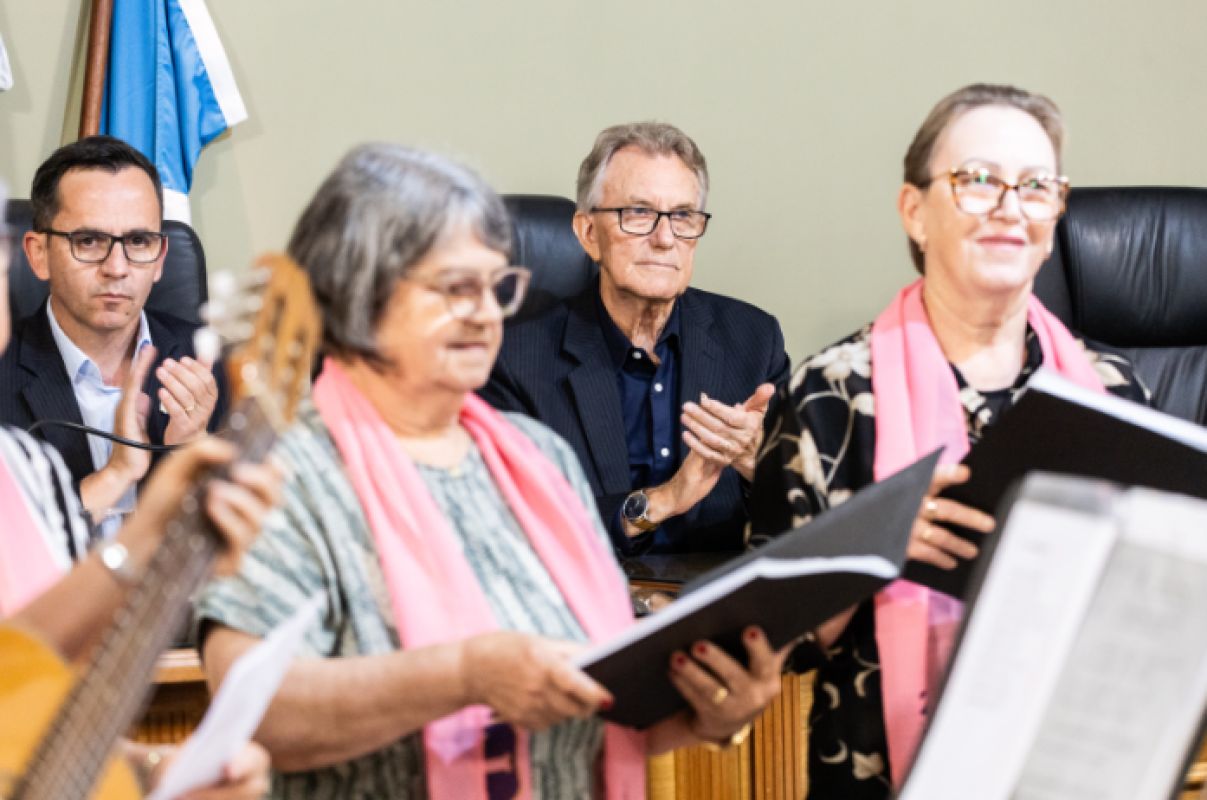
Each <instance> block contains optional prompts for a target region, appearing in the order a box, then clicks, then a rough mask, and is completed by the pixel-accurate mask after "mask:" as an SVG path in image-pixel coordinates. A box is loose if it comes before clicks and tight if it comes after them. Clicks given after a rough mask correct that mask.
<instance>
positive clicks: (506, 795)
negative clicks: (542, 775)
mask: <svg viewBox="0 0 1207 800" xmlns="http://www.w3.org/2000/svg"><path fill="white" fill-rule="evenodd" d="M485 733H486V739H485V741H484V742H483V743H482V751H483V752H482V755H483V757H484V758H485V759H486V797H487V800H511V799H512V798H513V797H515V796H516V795H517V794H519V791H520V776H519V772H518V771H517V769H516V752H515V751H516V738H515V736H516V734H515V728H513V727H511V726H510V725H508V724H507V723H506V722H496V723H495V724H494V725H491V726H489V727H487V728H486V731H485Z"/></svg>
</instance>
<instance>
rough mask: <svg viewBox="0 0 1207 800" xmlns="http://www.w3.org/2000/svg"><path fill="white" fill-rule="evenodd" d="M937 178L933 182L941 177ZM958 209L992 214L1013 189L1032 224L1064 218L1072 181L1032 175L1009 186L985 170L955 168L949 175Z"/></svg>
mask: <svg viewBox="0 0 1207 800" xmlns="http://www.w3.org/2000/svg"><path fill="white" fill-rule="evenodd" d="M942 177H943V175H936V176H935V177H933V178H931V181H932V182H933V181H936V180H938V179H940V178H942ZM947 179H948V181H949V182H950V183H951V192H952V195H953V196H954V197H955V201H956V207H957V208H959V209H960V210H961V211H963V212H964V213H966V214H974V215H976V216H984V215H986V214H992V213H993V212H994V211H996V210H997V209H998V208H999V207H1000V206H1001V204H1002V201H1003V200H1004V199H1005V198H1006V192H1009V191H1010V190H1011V189H1013V190H1014V191H1015V192H1016V193H1017V195H1018V208H1019V211H1021V212H1022V215H1023V216H1024V217H1026V218H1027V219H1029V220H1031V221H1032V222H1048V221H1051V220H1054V219H1056V218H1057V217H1059V216H1060V215H1061V213H1062V212H1063V211H1064V208H1065V198H1066V197H1067V196H1068V193H1069V179H1068V178H1066V177H1064V176H1063V175H1032V176H1029V177H1026V178H1023V179H1022V180H1020V181H1019V182H1018V183H1007V182H1006V181H1005V180H1004V179H1002V178H1000V177H998V176H997V175H994V174H993V173H992V172H990V171H989V170H987V169H985V168H984V167H974V168H969V167H956V168H954V169H952V170H951V171H949V172H948V173H947Z"/></svg>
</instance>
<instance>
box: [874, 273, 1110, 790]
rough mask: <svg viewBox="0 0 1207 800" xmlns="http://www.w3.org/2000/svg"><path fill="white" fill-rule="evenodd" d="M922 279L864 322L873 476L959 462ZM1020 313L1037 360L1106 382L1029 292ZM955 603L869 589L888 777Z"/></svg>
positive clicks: (950, 391) (950, 628)
mask: <svg viewBox="0 0 1207 800" xmlns="http://www.w3.org/2000/svg"><path fill="white" fill-rule="evenodd" d="M922 285H923V281H922V280H921V279H920V280H918V281H915V282H914V283H913V284H911V285H909V286H907V287H905V288H904V289H902V290H901V292H900V293H898V295H897V296H896V298H894V300H893V301H892V302H891V303H889V305H888V308H886V309H885V310H884V311H883V312H882V313H881V314H880V316H879V317H877V318H876V321H875V323H874V324H873V325H872V343H871V358H872V395H873V397H874V400H875V409H876V457H875V465H874V474H875V479H876V480H878V481H879V480H882V479H884V478H885V477H887V476H889V475H892V474H893V473H894V472H897V471H898V470H900V469H902V468H903V467H905V466H907V465H909V464H910V463H912V462H913V461H915V460H916V459H918V458H920V457H921V456H923V455H925V454H926V453H928V452H930V451H931V450H933V449H934V448H936V447H938V446H940V445H942V446H943V447H944V451H943V456H942V462H943V463H945V464H955V463H958V462H959V461H960V460H961V459H962V458H963V457H964V455H965V454H966V453H967V452H968V430H967V426H966V424H965V417H964V409H963V406H962V405H961V403H960V397H959V388H958V385H957V383H956V378H955V375H954V374H953V373H952V370H951V365H950V364H949V363H948V361H947V357H946V356H945V355H944V354H943V350H942V349H941V348H940V346H939V342H938V340H937V339H936V338H935V335H934V332H933V331H932V330H931V327H930V321H929V319H928V317H927V315H926V308H925V307H924V306H923V302H922ZM1027 322H1028V324H1029V325H1030V326H1031V328H1032V330H1034V331H1035V333H1036V335H1037V336H1038V338H1039V343H1040V347H1041V348H1042V349H1043V354H1044V365H1045V366H1047V367H1049V368H1052V369H1055V370H1056V371H1057V372H1059V373H1060V374H1062V375H1064V376H1065V377H1066V378H1069V379H1070V380H1072V381H1074V382H1076V383H1078V384H1080V385H1081V386H1084V387H1087V388H1091V389H1095V390H1097V391H1099V392H1102V391H1105V389H1104V387H1103V385H1102V381H1101V380H1100V379H1099V378H1098V376H1097V374H1096V373H1095V371H1094V368H1093V366H1092V365H1091V364H1090V362H1089V359H1087V358H1086V356H1085V352H1084V351H1083V349H1082V347H1081V346H1080V344H1078V342H1077V340H1076V339H1074V338H1073V336H1072V334H1070V333H1069V331H1068V330H1067V329H1066V328H1065V327H1064V325H1063V324H1061V322H1060V320H1058V319H1057V318H1056V317H1055V316H1053V315H1052V314H1051V313H1050V312H1049V311H1048V310H1047V309H1045V308H1044V307H1043V305H1042V304H1041V303H1040V302H1039V300H1037V299H1036V298H1035V297H1034V296H1032V297H1031V298H1030V300H1029V301H1028V305H1027ZM962 612H963V604H962V603H960V602H959V601H958V600H955V599H953V598H951V597H949V596H948V595H945V594H942V593H940V592H932V591H931V590H929V589H927V588H925V587H923V586H919V585H918V584H915V583H911V582H909V581H905V580H899V581H895V582H893V583H892V584H890V585H889V586H888V587H886V588H885V589H884V590H883V591H881V592H880V593H878V594H877V595H876V643H877V646H878V647H879V649H880V664H881V675H882V678H881V680H882V687H883V697H884V721H885V727H886V729H887V732H888V745H889V750H888V752H889V762H890V765H891V767H892V775H893V782H894V784H896V785H900V783H901V781H902V779H903V778H904V777H905V772H906V770H907V769H908V767H909V764H910V762H911V761H912V760H913V756H914V752H915V750H916V749H917V746H918V742H919V740H920V739H921V736H922V730H923V727H924V725H925V720H926V714H927V711H928V703H929V702H930V698H931V696H932V695H933V693H934V691H935V690H936V689H937V682H938V680H939V678H940V677H941V675H942V673H943V670H944V669H945V667H946V666H947V661H948V658H949V657H950V655H951V648H952V645H953V644H954V639H955V634H956V629H957V626H958V625H959V621H960V616H961V614H962Z"/></svg>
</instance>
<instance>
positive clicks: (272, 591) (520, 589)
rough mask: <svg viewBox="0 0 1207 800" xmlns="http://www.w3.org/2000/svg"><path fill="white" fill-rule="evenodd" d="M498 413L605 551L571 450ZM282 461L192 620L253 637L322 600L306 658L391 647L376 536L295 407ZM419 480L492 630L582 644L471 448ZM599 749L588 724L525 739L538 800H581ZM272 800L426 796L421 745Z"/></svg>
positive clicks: (325, 445)
mask: <svg viewBox="0 0 1207 800" xmlns="http://www.w3.org/2000/svg"><path fill="white" fill-rule="evenodd" d="M506 416H507V417H508V419H509V420H510V421H511V422H512V423H513V424H514V425H515V426H516V427H518V428H519V429H520V430H521V431H522V432H523V433H524V434H525V435H527V436H528V437H529V438H530V439H531V440H532V441H533V442H534V443H535V444H536V445H537V447H539V448H540V450H541V451H542V452H543V453H544V454H545V455H546V456H547V457H548V458H550V460H552V461H553V463H554V464H555V465H556V466H557V467H558V468H559V469H560V470H561V472H562V473H563V474H564V475H565V476H566V477H567V479H568V480H569V482H570V485H571V486H572V487H573V488H574V490H575V491H576V492H577V494H578V495H579V497H580V498H581V499H582V502H583V503H584V505H585V506H586V508H587V510H588V512H589V514H590V517H591V519H592V520H594V521H595V527H596V535H598V536H599V537H600V538H601V539H602V540H603V541H604V542H605V543H607V534H606V533H605V532H604V530H603V528H602V526H601V525H600V524H599V522H598V514H597V513H596V510H595V503H594V499H593V497H592V494H591V488H590V485H589V484H588V482H587V479H586V477H585V476H584V475H583V472H582V468H581V467H580V466H579V464H578V461H577V459H576V457H575V455H574V453H573V452H572V451H571V450H570V447H569V446H568V445H567V444H566V443H565V442H564V441H562V439H561V438H560V437H558V436H557V434H555V433H553V432H552V431H550V430H549V429H548V428H546V427H545V426H544V425H542V424H540V423H539V422H536V421H534V420H531V419H529V418H527V417H523V416H520V415H514V414H507V415H506ZM278 453H279V455H280V456H282V457H283V458H284V460H285V461H286V462H287V463H288V465H289V467H290V468H291V470H292V474H291V476H290V478H289V480H288V481H287V483H286V486H285V491H284V503H283V506H282V508H281V510H280V511H279V512H274V514H273V515H272V517H271V518H270V521H269V523H268V525H267V526H266V528H265V531H264V533H263V534H262V535H261V536H260V538H259V539H258V540H257V542H256V543H255V544H254V545H253V547H252V549H251V551H250V552H249V554H248V556H247V557H246V558H245V559H244V561H243V565H242V568H241V571H240V572H239V574H237V575H236V576H234V577H231V578H226V579H222V580H217V581H215V582H213V583H211V584H210V585H209V586H208V587H207V588H206V590H205V591H204V593H203V594H202V596H201V598H200V600H199V602H198V606H197V616H198V619H199V620H212V621H215V622H219V623H221V624H223V625H227V626H229V627H232V628H235V629H237V630H242V631H245V632H247V633H250V634H252V635H254V636H263V635H265V634H267V633H268V632H269V631H270V630H271V629H272V628H273V627H274V626H275V625H277V624H278V623H280V622H281V621H283V620H284V619H285V617H286V616H288V614H289V613H290V611H291V610H292V609H293V608H295V607H296V606H297V605H298V604H299V603H301V602H302V601H303V600H304V599H306V598H307V597H309V596H311V595H312V594H314V593H315V592H320V591H321V592H322V593H323V594H324V595H325V597H326V605H325V609H324V612H323V616H322V622H321V624H320V625H318V626H316V627H315V628H312V629H311V632H310V634H309V637H308V640H307V642H306V644H305V646H304V648H305V650H304V652H303V653H302V655H304V656H326V657H341V656H356V655H373V654H380V653H388V652H391V651H394V650H397V649H398V648H399V639H398V632H397V630H396V629H395V627H394V623H393V620H392V616H393V615H392V612H391V610H390V599H389V596H388V594H387V591H386V588H385V583H384V578H383V575H382V571H381V566H380V563H379V562H378V559H377V554H376V552H375V549H374V545H373V537H372V533H371V532H370V531H369V528H368V525H367V523H366V521H365V518H364V515H363V512H362V510H361V507H360V504H359V502H358V500H357V498H356V495H355V492H354V490H353V488H352V485H351V484H350V482H349V480H348V478H347V475H346V473H345V472H344V469H343V465H342V463H341V461H340V459H339V456H338V453H337V451H336V448H335V444H334V442H333V441H332V439H331V437H330V435H329V433H328V431H327V429H326V428H325V427H324V425H323V423H322V421H321V419H320V418H319V415H318V413H317V412H316V411H315V409H314V408H313V406H306V407H304V408H303V409H302V411H301V413H300V415H299V419H298V422H297V423H296V424H295V425H294V426H293V428H292V429H291V430H290V431H289V432H288V433H287V434H286V435H285V436H284V438H283V439H282V441H281V442H280V444H279V446H278ZM420 474H421V475H422V477H423V480H424V482H425V483H426V485H427V487H428V489H429V491H431V493H432V496H433V497H434V498H435V500H436V502H437V503H438V504H439V506H440V508H441V510H442V511H443V512H444V513H445V515H446V517H447V518H448V520H449V522H450V523H451V527H452V529H453V530H454V531H455V533H456V535H457V536H458V537H459V538H460V540H461V544H462V546H463V548H464V551H465V554H466V557H467V558H468V560H469V563H470V564H471V566H472V568H473V570H474V573H475V574H476V575H477V578H478V582H479V584H480V585H481V587H482V589H483V591H484V593H485V595H486V598H487V600H488V602H489V603H490V606H491V608H492V609H493V611H494V614H495V618H496V619H497V620H498V622H499V624H500V626H501V627H503V628H507V629H512V630H518V631H524V632H530V633H536V634H541V635H543V636H549V637H554V638H562V639H574V640H580V641H581V640H584V639H585V635H584V633H583V630H582V628H581V627H580V626H579V624H578V621H577V620H576V619H575V617H574V615H573V614H572V613H571V612H570V609H569V608H568V606H567V604H566V602H565V600H564V599H563V598H562V596H561V594H560V592H559V591H558V589H557V587H556V585H555V584H554V582H553V580H552V578H551V577H550V575H549V573H548V572H547V571H546V569H545V567H544V565H543V564H542V562H541V561H540V559H539V558H538V557H537V555H536V553H535V551H534V550H533V549H532V547H531V545H530V544H529V543H528V540H527V538H526V537H525V535H524V533H523V531H522V530H521V529H520V527H519V525H518V524H517V522H516V520H515V517H514V515H513V514H512V513H511V511H510V509H509V508H508V507H507V505H506V503H505V501H504V500H503V497H502V496H501V495H500V493H499V491H498V489H497V488H496V487H495V485H494V482H493V481H492V479H491V477H490V474H489V471H488V470H487V467H486V465H485V463H484V462H483V461H482V458H481V455H480V454H479V452H478V451H477V449H476V448H471V450H470V453H469V454H468V456H467V457H466V458H465V460H464V461H463V462H462V463H461V464H460V465H458V466H457V467H456V468H454V469H451V470H443V469H437V468H432V467H426V466H422V465H421V466H420ZM609 550H610V545H609ZM349 691H355V689H354V688H352V687H350V688H349ZM602 739H603V729H602V725H601V724H600V723H599V722H598V720H589V721H571V722H567V723H564V724H561V725H558V726H556V727H554V728H552V729H550V730H548V731H545V732H542V733H537V734H535V735H533V736H532V738H531V761H532V775H533V784H534V786H533V789H534V797H538V798H545V800H555V799H556V798H587V797H591V796H592V795H593V794H594V793H595V792H594V784H595V780H596V777H597V773H598V770H597V762H598V759H599V753H600V749H601V745H602ZM272 796H273V797H276V798H290V799H291V800H293V799H294V798H298V799H299V800H300V798H306V800H326V798H370V797H373V798H398V799H400V800H401V799H404V798H405V799H406V800H412V799H413V800H418V799H419V798H425V797H427V791H426V786H425V781H424V761H423V750H422V741H421V737H420V736H419V735H418V734H412V735H410V736H407V737H404V738H403V739H402V740H400V741H398V742H395V743H394V744H392V745H390V746H389V747H386V748H385V749H383V750H380V751H378V752H375V753H372V754H370V755H367V756H364V757H362V758H358V759H356V760H354V761H351V762H346V763H343V764H339V765H337V766H334V767H330V768H325V769H319V770H314V771H310V772H301V773H290V774H278V775H275V776H274V780H273V789H272Z"/></svg>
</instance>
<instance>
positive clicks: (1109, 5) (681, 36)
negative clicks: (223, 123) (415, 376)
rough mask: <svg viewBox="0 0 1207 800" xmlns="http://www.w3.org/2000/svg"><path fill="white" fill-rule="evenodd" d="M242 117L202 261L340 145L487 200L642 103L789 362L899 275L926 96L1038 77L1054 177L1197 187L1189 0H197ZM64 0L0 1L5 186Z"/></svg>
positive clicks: (39, 106) (220, 173)
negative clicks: (676, 137)
mask: <svg viewBox="0 0 1207 800" xmlns="http://www.w3.org/2000/svg"><path fill="white" fill-rule="evenodd" d="M208 5H209V8H210V11H211V13H212V15H213V17H214V19H215V23H216V25H217V27H218V31H219V34H220V35H221V37H222V39H223V42H224V43H225V45H226V48H227V50H228V53H229V55H230V58H231V61H232V62H233V65H234V71H235V76H236V79H237V81H238V83H239V86H240V88H241V90H242V92H243V96H244V100H245V101H246V103H247V106H248V109H249V112H250V114H251V118H250V120H249V121H248V122H245V123H243V124H242V125H240V126H238V127H237V128H235V129H234V131H233V132H232V133H231V134H230V135H228V136H227V137H225V138H223V139H221V140H220V141H218V142H216V143H215V144H213V145H212V146H211V147H209V148H208V150H207V151H206V152H205V153H204V154H203V156H202V159H201V162H200V165H199V167H198V169H197V174H196V176H195V182H194V187H193V211H194V224H195V226H196V227H197V229H198V231H199V232H200V234H201V236H202V239H203V240H204V242H205V246H206V249H207V252H208V254H209V257H210V263H211V268H212V269H222V268H233V269H240V268H242V266H243V265H244V264H246V263H248V262H249V261H250V259H251V257H252V255H253V254H254V253H256V252H258V251H261V250H264V249H268V248H280V247H282V246H283V244H284V242H285V239H286V237H287V236H288V233H289V230H290V227H291V225H292V222H293V220H294V219H295V218H296V216H297V214H298V212H299V211H300V209H301V207H302V205H303V204H304V202H305V201H306V199H307V198H308V196H309V194H310V193H311V192H312V191H313V190H314V188H315V187H316V186H317V184H318V182H319V181H320V180H321V178H322V177H323V175H324V174H325V173H326V171H327V170H329V169H330V168H331V166H332V165H333V163H334V162H335V160H336V159H337V158H338V157H339V156H340V155H341V154H342V153H343V151H345V150H346V149H347V148H348V147H349V146H350V145H352V144H354V143H357V142H361V141H365V140H369V139H389V140H395V141H401V142H406V143H410V144H415V145H420V146H424V147H430V148H434V149H437V150H440V151H443V152H446V153H449V154H452V155H454V156H457V157H460V158H462V159H464V160H466V161H468V162H469V163H471V164H472V165H474V166H475V167H477V168H478V169H479V170H480V171H482V172H483V173H484V174H485V175H486V176H487V177H488V178H489V179H490V180H491V181H492V182H493V183H494V184H495V186H496V187H498V188H499V189H500V190H501V191H504V192H545V193H558V194H564V195H571V194H572V193H573V184H574V175H575V172H576V169H577V166H578V162H579V161H580V160H581V158H582V156H583V155H584V154H585V153H586V151H587V149H588V148H589V147H590V144H591V141H592V139H593V138H594V135H595V133H596V132H597V131H598V130H599V129H600V128H602V127H604V126H606V125H609V124H612V123H616V122H622V121H631V120H637V119H659V120H665V121H669V122H674V123H675V124H677V125H679V126H681V127H682V128H684V129H685V130H686V131H688V133H690V134H691V135H692V136H693V137H694V138H695V139H696V140H697V142H698V143H699V144H700V146H701V147H702V148H703V150H704V152H705V154H706V155H707V157H708V159H709V166H710V169H711V172H712V178H713V194H712V198H711V201H710V209H709V210H710V211H712V212H713V213H714V214H715V217H714V220H713V227H711V228H710V230H709V233H708V236H707V237H706V238H705V239H704V240H703V241H702V242H701V245H700V248H699V251H698V257H697V261H696V277H695V283H696V285H698V286H701V287H703V288H706V289H711V290H714V291H718V292H722V293H725V294H730V295H734V296H738V297H741V298H743V299H746V300H749V301H751V302H753V303H755V304H757V305H759V306H762V307H763V308H765V309H766V310H768V311H770V312H772V313H774V314H775V315H776V316H777V317H779V319H780V320H781V323H782V324H783V327H784V330H785V333H786V335H787V340H788V347H789V351H790V353H791V354H792V356H793V358H794V360H796V359H799V358H800V357H803V356H805V355H807V354H808V353H809V352H811V351H814V350H816V349H817V348H819V347H821V346H824V345H825V344H826V343H828V342H829V341H831V340H833V339H835V338H837V337H839V336H842V335H845V334H846V333H847V332H849V331H850V330H852V329H854V328H855V327H856V326H858V325H860V324H862V323H863V322H865V321H867V320H869V319H870V318H871V317H872V316H873V315H874V314H875V313H876V312H877V311H878V310H879V308H880V307H881V306H882V305H883V304H884V303H885V302H886V301H887V300H888V298H889V297H890V296H891V294H892V293H893V292H894V291H895V290H896V289H897V288H898V287H899V286H900V285H902V284H903V283H904V282H905V281H907V280H908V279H909V278H910V276H911V275H912V272H911V269H910V266H909V262H908V260H907V257H906V254H905V247H904V243H903V234H902V233H901V232H900V226H899V224H898V222H897V218H896V212H895V210H894V202H895V196H896V191H897V188H898V186H899V182H900V173H901V166H900V164H901V157H902V155H903V154H904V151H905V147H906V145H907V144H908V142H909V139H910V138H911V136H912V134H913V131H914V129H915V128H916V127H917V125H918V124H919V123H920V122H921V120H922V117H923V116H924V115H925V113H926V111H927V110H928V109H929V107H930V106H931V105H932V104H933V103H934V102H935V101H936V100H937V99H938V98H939V97H941V96H942V95H943V94H945V93H947V92H948V91H950V90H952V89H954V88H956V87H958V86H961V85H963V84H965V83H968V82H971V81H975V80H985V81H1002V82H1012V83H1017V84H1019V85H1021V86H1024V87H1027V88H1031V89H1035V90H1039V91H1043V92H1045V93H1048V94H1049V95H1051V96H1052V97H1053V98H1054V99H1056V100H1057V102H1058V103H1060V104H1061V106H1062V107H1063V109H1064V111H1065V114H1066V117H1067V121H1068V124H1069V127H1070V130H1071V135H1070V138H1069V142H1068V146H1067V149H1066V171H1067V172H1068V174H1069V175H1070V176H1071V178H1072V180H1073V182H1074V183H1076V184H1083V185H1084V184H1191V185H1207V93H1205V92H1204V88H1205V84H1207V46H1204V34H1205V33H1207V3H1204V2H1202V0H1153V2H1150V3H1144V4H1140V3H1136V2H1134V1H1133V0H1016V2H1012V3H983V2H970V0H929V2H913V3H906V2H901V0H871V1H870V2H828V3H820V2H815V1H812V0H804V1H801V0H795V1H794V0H773V1H771V0H769V1H768V2H750V3H735V2H729V3H722V2H716V1H715V0H690V1H689V0H661V1H660V2H648V1H647V2H634V1H633V0H616V2H612V3H584V2H579V1H578V0H511V2H489V3H488V2H484V1H471V0H446V1H445V2H435V1H434V0H414V1H412V2H397V1H390V0H345V2H334V1H333V0H289V1H288V2H286V0H209V2H208ZM79 18H80V14H79V10H78V3H77V2H68V0H0V35H3V37H4V40H5V42H6V44H7V46H8V50H9V55H10V58H11V59H12V63H13V71H14V77H15V80H16V82H17V83H16V87H15V89H14V90H13V91H11V92H9V93H7V94H0V176H6V177H7V178H8V180H9V181H10V182H11V183H12V184H13V185H14V187H15V191H14V193H15V194H16V195H18V196H23V195H26V194H27V193H28V189H27V187H28V184H29V180H30V178H31V177H32V174H33V170H34V168H35V166H36V165H37V163H38V161H39V160H40V159H41V158H43V157H44V156H45V155H46V154H47V153H49V151H50V150H51V149H53V147H54V146H55V145H56V144H58V143H59V141H60V139H61V137H62V132H63V129H64V118H65V115H66V114H68V113H69V112H68V106H69V105H73V103H69V100H68V98H69V96H72V90H71V86H72V80H71V76H72V72H73V69H74V68H75V58H74V51H75V49H76V42H77V37H78V27H79Z"/></svg>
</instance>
